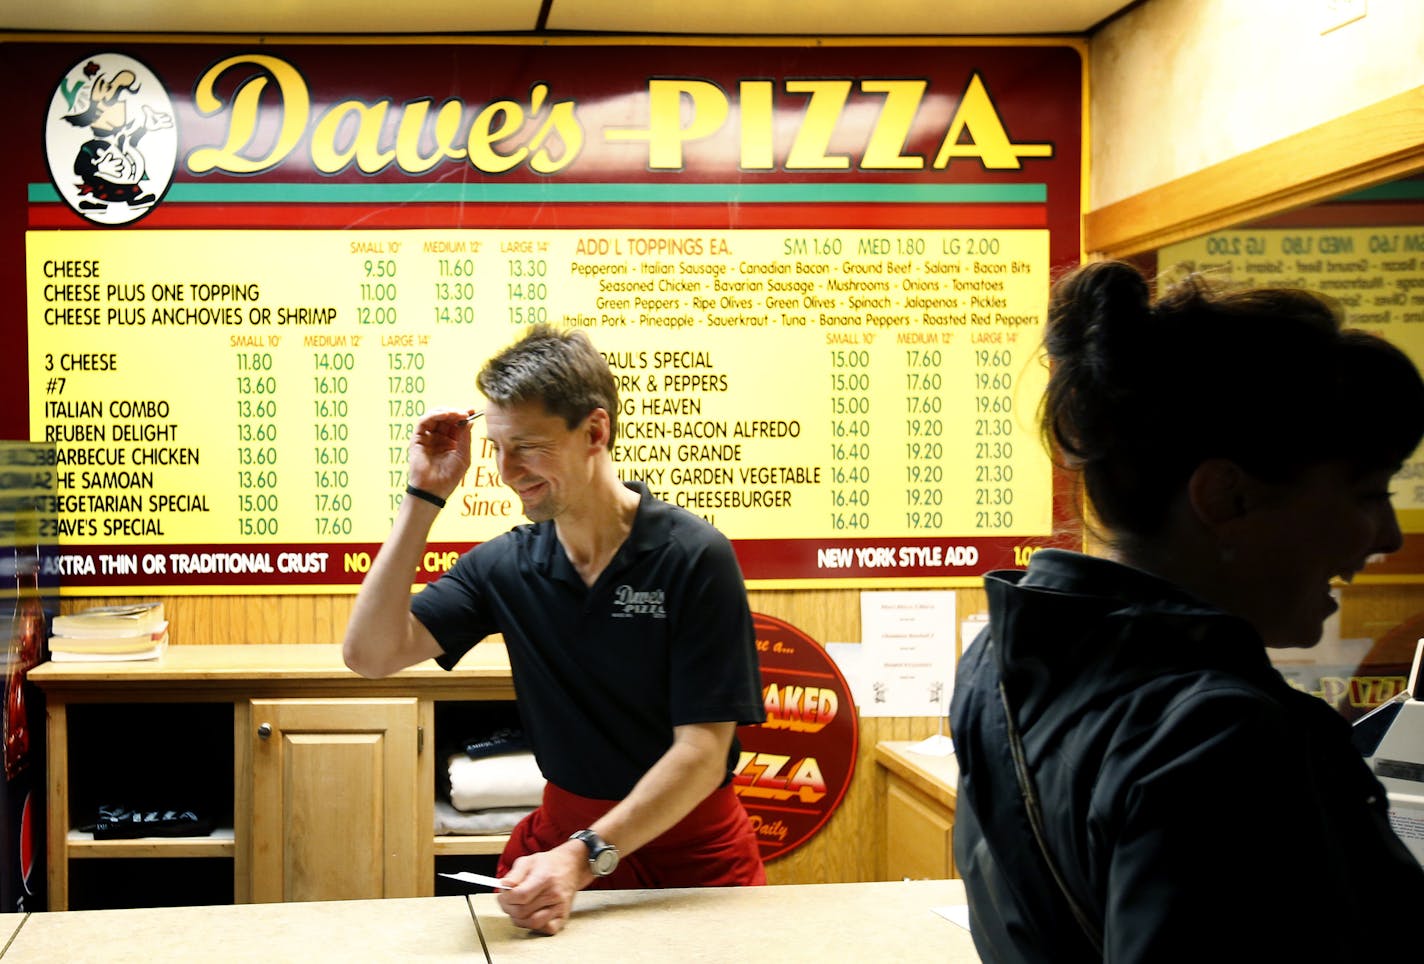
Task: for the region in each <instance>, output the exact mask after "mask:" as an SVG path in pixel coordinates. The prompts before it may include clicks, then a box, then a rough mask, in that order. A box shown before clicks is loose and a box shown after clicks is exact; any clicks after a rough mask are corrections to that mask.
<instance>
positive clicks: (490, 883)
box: [440, 870, 509, 890]
mask: <svg viewBox="0 0 1424 964" xmlns="http://www.w3.org/2000/svg"><path fill="white" fill-rule="evenodd" d="M440 876H441V877H449V878H450V879H451V880H463V881H464V882H465V883H467V884H482V885H484V886H485V887H493V888H494V889H495V890H509V885H508V884H502V883H500V882H499V878H498V877H488V876H486V875H484V874H472V873H470V872H469V871H468V870H462V871H460V872H459V873H458V874H444V873H442V874H441V875H440Z"/></svg>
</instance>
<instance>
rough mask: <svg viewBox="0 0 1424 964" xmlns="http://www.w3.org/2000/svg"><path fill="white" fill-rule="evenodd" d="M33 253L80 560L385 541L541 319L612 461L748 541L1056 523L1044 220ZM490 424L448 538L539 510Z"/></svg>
mask: <svg viewBox="0 0 1424 964" xmlns="http://www.w3.org/2000/svg"><path fill="white" fill-rule="evenodd" d="M26 241H27V272H28V279H27V284H28V292H29V309H28V310H29V335H30V359H29V362H30V391H31V398H30V417H31V435H32V438H34V439H36V440H46V441H50V442H52V443H54V444H55V445H56V446H57V460H58V465H57V466H56V468H57V471H58V479H59V483H60V488H59V496H58V506H57V507H58V509H59V511H60V512H61V515H62V519H63V522H62V526H63V527H64V529H65V532H64V533H63V535H64V537H65V538H67V539H70V540H73V541H76V542H80V543H85V542H102V543H105V544H109V545H126V544H129V545H143V544H208V545H218V544H221V545H243V544H251V543H279V542H280V543H284V544H298V545H301V544H309V545H314V546H321V545H327V544H335V543H342V544H349V543H365V542H374V543H379V541H380V540H381V539H382V538H383V537H384V535H385V532H386V529H387V528H388V526H389V523H390V521H391V519H392V518H393V517H394V514H395V511H396V508H397V507H398V506H399V504H400V500H401V499H402V498H403V497H404V496H403V493H404V485H405V466H406V450H407V446H408V444H409V439H410V435H411V432H412V430H413V426H414V424H415V422H416V421H417V420H418V419H419V418H420V417H421V416H422V415H423V414H425V413H426V412H427V411H429V410H431V409H433V408H436V407H446V408H457V409H466V408H470V407H478V406H479V405H480V404H481V400H480V398H479V395H478V392H477V391H476V389H475V386H474V377H475V374H476V372H477V371H478V369H479V367H480V365H481V364H482V363H483V362H484V360H485V359H486V358H488V357H489V356H490V355H491V354H493V353H494V352H496V351H498V350H499V349H500V348H502V347H504V346H505V345H507V344H509V343H510V342H512V341H514V340H515V339H516V338H517V337H518V336H519V335H520V334H521V332H522V331H523V330H525V329H526V328H527V326H528V325H530V324H533V323H536V322H549V323H551V324H553V325H555V326H557V327H575V328H580V329H584V330H586V331H587V333H588V334H589V336H590V338H591V339H592V341H593V343H594V344H595V346H596V347H597V348H598V349H599V350H600V351H601V352H602V353H603V354H604V355H605V357H606V358H607V359H608V361H609V364H610V366H611V367H612V369H613V372H614V374H615V377H616V378H617V380H618V383H619V388H620V393H621V401H620V410H619V412H618V413H617V414H618V437H617V440H616V442H615V444H614V446H613V450H612V455H613V458H614V460H615V462H616V463H617V467H618V470H619V472H620V474H621V475H622V476H623V477H624V478H627V479H640V480H642V481H644V482H646V483H647V485H648V486H649V487H650V488H651V489H652V490H653V491H654V493H655V494H657V495H659V496H661V497H663V498H665V499H667V500H669V501H671V502H673V503H675V504H678V505H682V506H685V507H687V508H688V509H690V510H692V511H694V512H697V513H699V514H701V515H703V516H704V517H706V518H708V519H710V520H712V521H713V523H714V524H716V525H717V526H718V527H719V528H720V529H722V530H723V532H725V533H726V534H727V535H728V536H729V537H730V538H732V539H734V540H736V539H815V540H825V539H827V538H830V537H845V538H848V539H852V538H853V539H866V538H882V539H903V538H905V537H946V536H953V537H964V538H973V537H986V538H997V537H1032V536H1042V535H1047V534H1049V533H1050V532H1051V517H1052V491H1051V488H1052V482H1051V467H1050V464H1049V460H1048V458H1047V456H1046V455H1045V454H1044V452H1043V450H1042V447H1041V446H1040V445H1039V443H1038V439H1037V436H1036V433H1035V432H1034V430H1033V428H1032V422H1033V415H1034V407H1035V405H1036V401H1037V398H1038V397H1039V395H1040V394H1041V392H1042V386H1043V381H1044V377H1045V371H1044V368H1043V366H1042V365H1041V363H1040V361H1039V358H1038V356H1037V346H1038V342H1039V336H1040V334H1041V326H1042V323H1043V313H1044V310H1045V306H1046V297H1047V287H1048V235H1047V232H1046V231H1041V230H1005V231H862V230H854V231H852V230H845V231H824V232H814V233H805V232H793V231H777V230H746V231H740V230H734V231H696V232H676V231H666V230H659V231H632V230H630V231H602V232H598V233H589V232H576V231H552V230H550V231H505V230H498V231H496V230H463V229H460V230H456V229H451V230H418V231H302V232H287V231H145V232H129V233H126V234H125V235H123V236H122V237H121V238H120V237H118V236H114V235H110V234H107V233H101V232H92V233H87V232H86V233H76V232H46V231H32V232H30V233H29V234H28V235H27V239H26ZM478 427H479V426H478V423H476V430H477V434H476V439H475V443H476V444H475V453H474V455H475V458H474V464H473V466H472V467H471V469H470V471H469V473H468V475H467V477H466V479H465V482H464V484H463V485H462V486H461V488H460V489H459V490H458V491H457V492H456V493H455V495H454V496H453V497H452V499H451V506H450V508H449V509H447V510H446V511H445V512H444V513H443V514H442V515H441V517H440V519H439V521H438V522H437V524H436V528H435V531H434V533H433V534H432V539H434V540H437V541H446V542H450V543H455V544H460V543H469V542H476V541H482V540H484V539H488V538H490V537H492V536H494V535H497V534H498V533H500V532H502V531H505V530H506V529H508V528H509V527H510V526H511V525H514V524H517V523H519V522H521V521H523V520H522V516H521V515H520V513H519V504H518V501H517V500H516V499H515V498H514V497H513V496H512V494H510V493H509V492H508V490H507V489H505V488H504V487H503V485H502V484H501V480H500V479H499V477H498V475H497V473H496V471H495V467H494V464H493V461H492V459H491V458H490V454H491V453H490V451H489V448H488V444H487V443H486V442H485V441H484V439H483V438H481V437H480V436H479V434H478ZM950 548H951V549H952V547H950ZM943 549H944V547H943V546H925V547H924V551H925V553H926V561H928V560H929V558H930V556H931V555H933V554H934V553H936V552H938V553H940V554H941V555H943ZM886 551H890V550H886ZM944 564H945V565H949V562H948V561H946V562H945V563H944Z"/></svg>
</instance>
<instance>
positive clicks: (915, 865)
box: [875, 740, 959, 879]
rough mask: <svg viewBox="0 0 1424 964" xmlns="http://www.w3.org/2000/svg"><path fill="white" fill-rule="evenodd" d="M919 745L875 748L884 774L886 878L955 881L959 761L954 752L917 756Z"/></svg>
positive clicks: (899, 743) (891, 744) (890, 743)
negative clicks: (948, 878) (955, 816)
mask: <svg viewBox="0 0 1424 964" xmlns="http://www.w3.org/2000/svg"><path fill="white" fill-rule="evenodd" d="M917 745H918V743H917V742H911V741H890V740H886V741H882V742H880V743H877V744H876V745H875V763H876V765H877V767H879V768H880V769H881V770H882V771H883V772H884V773H885V876H886V877H889V878H891V879H895V878H905V877H908V878H911V879H922V878H939V877H954V876H956V872H955V868H954V808H955V802H956V799H957V797H958V792H959V791H958V785H959V762H958V759H957V758H956V757H955V756H954V754H952V753H951V754H949V755H948V756H931V755H929V754H926V753H916V752H915V751H914V749H913V747H915V746H917Z"/></svg>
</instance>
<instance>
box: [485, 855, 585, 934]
mask: <svg viewBox="0 0 1424 964" xmlns="http://www.w3.org/2000/svg"><path fill="white" fill-rule="evenodd" d="M501 879H502V880H503V882H504V883H506V884H508V885H510V889H509V890H503V891H500V892H499V894H498V895H497V896H496V898H495V899H496V900H498V901H499V906H500V908H501V909H502V910H503V911H504V912H505V913H506V914H508V915H509V919H510V920H511V921H512V922H514V924H516V925H517V926H519V927H527V928H529V929H530V930H533V931H540V932H541V933H544V934H557V933H558V932H559V931H561V930H563V929H564V924H565V923H567V922H568V919H569V914H571V913H572V912H573V908H574V895H575V894H577V893H578V892H579V891H580V890H582V889H583V888H585V887H587V886H588V885H589V884H591V883H592V882H593V871H591V870H589V869H588V848H587V847H585V846H584V845H583V843H582V842H581V841H578V840H570V841H568V842H566V843H563V844H560V845H559V846H557V847H555V848H554V849H553V850H546V851H544V852H543V853H538V854H528V855H527V856H524V857H520V858H518V859H517V860H515V861H514V864H513V865H512V866H511V867H510V868H509V873H507V874H505V875H504V877H503V878H501Z"/></svg>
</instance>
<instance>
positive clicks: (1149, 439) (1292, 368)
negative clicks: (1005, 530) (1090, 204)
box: [950, 262, 1424, 962]
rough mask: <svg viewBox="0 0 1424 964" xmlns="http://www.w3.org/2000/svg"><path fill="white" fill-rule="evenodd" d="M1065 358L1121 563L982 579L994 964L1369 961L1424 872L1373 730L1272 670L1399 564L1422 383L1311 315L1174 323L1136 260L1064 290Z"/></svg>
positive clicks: (1079, 466) (1397, 357)
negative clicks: (1391, 556)
mask: <svg viewBox="0 0 1424 964" xmlns="http://www.w3.org/2000/svg"><path fill="white" fill-rule="evenodd" d="M1044 338H1045V348H1046V354H1047V357H1048V363H1049V366H1050V374H1049V381H1048V387H1047V390H1046V393H1045V396H1044V400H1043V406H1042V410H1041V413H1040V415H1041V423H1042V431H1043V434H1044V437H1045V440H1046V441H1047V442H1048V443H1049V444H1050V446H1051V447H1052V449H1053V450H1054V451H1055V453H1056V454H1057V455H1058V457H1060V458H1061V459H1062V460H1063V461H1064V463H1065V465H1066V466H1067V467H1068V468H1070V469H1072V470H1074V471H1075V472H1076V475H1077V478H1078V479H1079V481H1080V484H1081V487H1082V489H1083V492H1084V494H1085V495H1086V499H1087V503H1088V507H1089V509H1090V515H1089V520H1088V525H1089V526H1090V528H1091V530H1092V531H1093V532H1094V534H1095V535H1096V536H1097V537H1098V540H1099V541H1100V543H1101V545H1102V546H1103V549H1102V551H1101V552H1095V554H1094V555H1091V556H1090V555H1084V554H1080V553H1075V552H1067V551H1064V550H1057V549H1044V550H1040V551H1039V552H1037V553H1035V554H1034V555H1033V557H1032V559H1031V560H1030V563H1029V566H1028V568H1027V570H1026V571H1022V570H1006V571H1001V572H994V573H990V574H989V575H987V576H986V577H985V588H986V590H987V592H988V597H989V611H990V621H989V628H988V629H987V630H985V631H984V633H983V634H981V636H980V637H979V639H978V640H977V641H976V642H975V644H974V646H973V647H972V648H971V649H970V650H969V651H968V652H967V653H966V654H965V656H964V659H963V660H962V662H961V664H960V668H959V672H958V679H957V681H956V684H955V692H954V699H953V703H952V706H951V710H950V720H951V725H952V733H953V736H954V742H955V749H956V751H957V754H958V757H959V768H960V783H959V797H958V806H957V812H956V820H955V828H954V831H955V832H954V852H955V861H956V864H957V865H958V868H959V870H960V872H961V874H962V876H963V877H964V879H965V884H966V888H967V891H968V894H969V906H970V918H971V924H972V931H973V934H974V941H975V944H976V945H977V947H978V949H979V952H980V954H981V955H982V956H983V958H984V960H986V961H1052V962H1064V961H1079V960H1111V961H1154V962H1155V961H1178V960H1191V961H1197V960H1217V961H1221V960H1251V961H1266V960H1298V961H1306V960H1310V961H1347V960H1360V959H1362V957H1363V956H1370V957H1373V956H1374V954H1375V952H1376V950H1377V948H1378V946H1379V945H1378V944H1377V943H1376V941H1377V940H1378V939H1379V938H1381V937H1383V935H1386V934H1390V935H1400V936H1402V935H1403V934H1405V933H1412V932H1413V930H1412V925H1411V929H1410V930H1408V931H1399V930H1396V928H1398V927H1399V926H1400V925H1401V924H1405V923H1407V922H1411V921H1413V920H1415V918H1416V917H1417V915H1418V914H1419V913H1420V912H1421V911H1424V870H1421V868H1420V865H1419V863H1418V862H1417V861H1416V860H1415V859H1414V857H1413V856H1412V855H1411V854H1410V853H1409V851H1408V850H1407V849H1406V848H1405V847H1404V845H1403V844H1402V843H1400V841H1399V839H1398V838H1397V837H1396V836H1395V834H1394V832H1393V830H1392V829H1391V827H1390V823H1389V819H1388V815H1387V811H1386V797H1385V792H1384V789H1383V787H1382V786H1381V785H1380V783H1379V781H1378V780H1376V779H1375V777H1374V775H1373V774H1372V773H1370V772H1369V770H1368V768H1367V767H1366V766H1365V764H1364V762H1363V761H1362V760H1361V758H1360V755H1359V753H1358V752H1357V751H1356V750H1355V749H1354V748H1353V747H1352V744H1351V741H1350V727H1349V724H1348V723H1346V722H1345V721H1344V720H1343V719H1342V718H1341V717H1340V715H1339V714H1338V713H1336V712H1335V711H1334V710H1333V709H1331V708H1330V707H1329V706H1328V705H1327V704H1326V703H1325V702H1324V701H1322V700H1320V699H1319V698H1318V697H1315V696H1312V695H1310V694H1307V693H1302V692H1299V691H1297V690H1295V689H1293V688H1292V687H1291V686H1290V685H1289V684H1287V683H1286V681H1285V680H1284V679H1283V678H1282V677H1281V675H1280V674H1279V673H1278V672H1277V671H1276V670H1275V669H1274V668H1272V666H1271V664H1270V662H1269V661H1268V659H1267V654H1266V648H1267V647H1282V646H1295V647H1309V646H1313V645H1315V643H1317V642H1318V641H1319V639H1320V633H1321V626H1322V623H1323V622H1324V621H1325V619H1326V618H1327V617H1328V616H1329V615H1330V614H1331V613H1332V612H1333V611H1334V609H1335V602H1334V600H1333V598H1332V596H1331V593H1330V587H1331V583H1332V581H1334V580H1336V579H1343V580H1345V581H1349V580H1350V579H1351V578H1352V577H1353V576H1354V575H1355V574H1356V573H1358V572H1359V571H1360V570H1361V569H1363V568H1364V567H1365V564H1366V562H1367V561H1368V560H1369V559H1370V558H1371V557H1373V556H1376V555H1379V554H1381V553H1389V552H1393V551H1395V550H1397V549H1398V548H1399V547H1400V545H1401V542H1402V536H1401V534H1400V530H1399V525H1398V523H1397V521H1396V519H1395V515H1394V508H1393V506H1392V504H1391V501H1390V492H1389V483H1390V478H1391V476H1393V475H1394V474H1395V473H1396V472H1397V471H1398V470H1399V468H1400V466H1401V465H1402V464H1403V462H1404V460H1405V459H1406V458H1408V457H1409V455H1410V454H1411V453H1412V452H1413V451H1414V450H1415V448H1416V446H1418V444H1419V441H1420V438H1421V436H1424V381H1421V379H1420V375H1419V372H1418V370H1417V369H1416V368H1415V366H1414V365H1413V363H1412V362H1411V361H1410V360H1409V358H1408V357H1407V356H1405V355H1404V353H1403V352H1401V351H1399V350H1398V349H1397V348H1395V347H1394V346H1392V345H1390V344H1389V343H1388V342H1386V341H1384V340H1383V339H1381V338H1378V337H1376V336H1374V335H1371V334H1368V333H1365V332H1361V331H1354V330H1350V329H1345V328H1343V327H1342V326H1341V324H1340V320H1339V318H1338V317H1337V314H1336V312H1335V311H1334V309H1333V308H1332V306H1331V304H1330V303H1328V302H1326V301H1324V300H1323V299H1321V298H1319V297H1317V296H1315V295H1312V294H1309V293H1307V292H1303V291H1297V290H1293V289H1283V288H1271V289H1255V290H1246V289H1242V290H1218V289H1214V288H1213V287H1212V286H1210V285H1208V284H1206V283H1205V282H1203V281H1202V280H1201V279H1200V278H1198V277H1188V278H1187V279H1185V280H1184V281H1183V282H1181V283H1179V284H1177V285H1174V286H1173V287H1171V288H1170V290H1167V291H1165V292H1161V293H1160V297H1159V298H1157V299H1156V300H1155V301H1154V300H1153V299H1152V297H1151V292H1150V289H1149V286H1148V283H1147V281H1146V280H1145V279H1144V278H1143V276H1142V275H1141V273H1139V272H1138V270H1137V269H1136V268H1134V267H1132V266H1131V265H1128V264H1125V263H1121V262H1098V263H1093V264H1088V265H1084V266H1082V267H1080V268H1077V269H1075V270H1074V271H1072V272H1070V273H1068V274H1067V275H1065V276H1064V277H1062V278H1061V279H1059V281H1058V282H1057V283H1056V284H1055V285H1054V289H1053V293H1052V296H1051V298H1050V304H1049V316H1048V325H1047V329H1046V331H1045V336H1044ZM1362 941H1363V943H1362ZM1365 945H1369V951H1368V954H1367V955H1362V953H1361V952H1362V949H1363V948H1364V946H1365Z"/></svg>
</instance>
